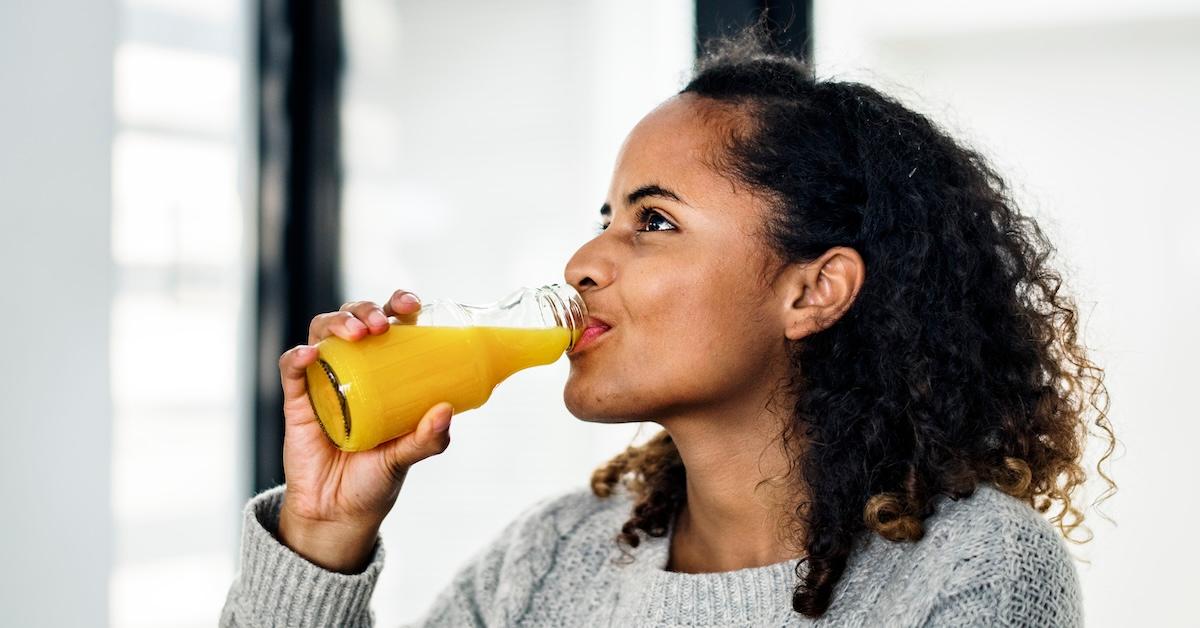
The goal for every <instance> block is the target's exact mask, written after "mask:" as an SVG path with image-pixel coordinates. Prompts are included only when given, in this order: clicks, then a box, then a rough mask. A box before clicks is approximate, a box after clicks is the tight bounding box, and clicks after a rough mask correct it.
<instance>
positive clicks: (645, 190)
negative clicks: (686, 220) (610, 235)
mask: <svg viewBox="0 0 1200 628" xmlns="http://www.w3.org/2000/svg"><path fill="white" fill-rule="evenodd" d="M644 198H665V199H667V200H669V201H675V202H676V203H683V204H684V205H686V204H687V203H684V202H683V199H681V198H679V195H678V194H676V193H674V192H672V191H671V190H668V189H666V188H664V187H662V186H658V185H643V186H642V187H640V188H638V189H636V190H634V191H632V192H630V193H629V196H627V197H625V204H626V205H633V204H634V203H636V202H638V201H640V200H642V199H644ZM600 215H601V216H611V215H612V206H610V205H609V204H608V203H605V204H603V205H601V206H600Z"/></svg>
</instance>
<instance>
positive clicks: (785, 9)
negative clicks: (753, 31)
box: [696, 0, 812, 60]
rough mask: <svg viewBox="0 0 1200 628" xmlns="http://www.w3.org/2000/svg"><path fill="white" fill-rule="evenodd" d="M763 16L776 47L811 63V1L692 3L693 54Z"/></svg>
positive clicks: (716, 0)
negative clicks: (694, 33)
mask: <svg viewBox="0 0 1200 628" xmlns="http://www.w3.org/2000/svg"><path fill="white" fill-rule="evenodd" d="M764 13H765V15H766V18H767V27H768V30H769V32H770V33H771V39H772V41H773V42H774V43H775V44H776V45H777V46H779V47H780V48H781V49H783V50H786V51H788V52H791V53H793V54H795V55H797V56H799V57H801V58H803V59H806V60H811V59H812V2H811V0H796V1H789V0H696V47H697V48H696V52H697V53H699V52H700V47H701V46H702V45H703V43H704V42H705V41H706V40H708V39H709V38H710V37H715V36H719V35H727V34H729V33H730V32H731V31H734V30H737V29H738V28H741V27H742V26H745V25H747V24H751V23H753V22H754V21H755V20H757V19H758V18H759V16H761V15H763V14H764Z"/></svg>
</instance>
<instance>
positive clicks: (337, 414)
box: [306, 323, 579, 451]
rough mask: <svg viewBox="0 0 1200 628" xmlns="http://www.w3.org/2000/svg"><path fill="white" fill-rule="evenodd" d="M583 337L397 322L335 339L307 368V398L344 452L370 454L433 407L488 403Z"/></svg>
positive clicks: (557, 331) (556, 330)
mask: <svg viewBox="0 0 1200 628" xmlns="http://www.w3.org/2000/svg"><path fill="white" fill-rule="evenodd" d="M572 334H574V337H575V339H577V338H578V334H579V332H573V331H572V330H570V329H566V328H564V327H551V328H518V327H476V326H467V327H434V326H421V325H407V324H395V323H394V324H392V326H391V328H390V329H388V331H387V332H385V333H382V334H380V335H378V336H367V337H365V338H363V339H361V340H358V341H355V342H349V341H346V340H343V339H341V338H338V337H336V336H330V337H328V338H326V339H324V340H322V341H321V342H320V343H318V344H317V350H318V353H319V357H318V360H317V361H316V362H314V363H313V364H312V365H311V366H309V367H308V370H307V373H306V376H307V381H308V390H309V398H310V400H311V401H312V404H313V409H314V411H315V412H316V414H317V418H318V419H319V420H320V422H321V426H322V427H323V428H324V430H325V433H326V434H327V435H328V436H329V438H330V440H332V441H333V442H334V444H336V445H337V446H338V448H340V449H343V450H346V451H361V450H364V449H371V448H372V447H375V446H376V445H378V444H379V443H382V442H384V441H387V440H391V439H393V438H396V437H397V436H401V435H403V434H406V433H408V432H411V431H413V430H415V429H416V427H417V423H419V422H420V420H421V417H422V416H424V414H425V412H427V411H428V410H429V409H430V408H432V407H433V406H434V405H436V404H438V403H439V402H442V401H449V402H450V403H451V404H452V405H453V406H454V411H455V413H456V414H457V413H459V412H462V411H464V410H470V409H472V408H478V407H479V406H481V405H483V403H484V402H485V401H487V400H488V397H490V396H491V394H492V389H494V388H495V387H496V385H497V384H499V383H500V382H501V381H504V379H505V378H507V377H508V376H509V375H512V374H513V373H515V372H517V371H519V370H521V369H524V368H528V367H531V366H536V365H539V364H550V363H551V362H554V361H556V360H557V359H558V358H559V356H561V355H562V354H563V351H564V350H566V348H567V347H568V346H570V345H571V343H572Z"/></svg>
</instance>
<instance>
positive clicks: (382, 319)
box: [367, 310, 388, 327]
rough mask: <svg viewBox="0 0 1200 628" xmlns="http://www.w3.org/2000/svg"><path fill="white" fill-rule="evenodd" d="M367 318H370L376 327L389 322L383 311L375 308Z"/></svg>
mask: <svg viewBox="0 0 1200 628" xmlns="http://www.w3.org/2000/svg"><path fill="white" fill-rule="evenodd" d="M367 319H368V320H370V321H371V324H372V325H374V326H375V327H379V326H380V325H387V322H388V321H387V317H386V316H384V315H383V312H380V311H379V310H375V311H373V312H371V314H370V315H369V316H367Z"/></svg>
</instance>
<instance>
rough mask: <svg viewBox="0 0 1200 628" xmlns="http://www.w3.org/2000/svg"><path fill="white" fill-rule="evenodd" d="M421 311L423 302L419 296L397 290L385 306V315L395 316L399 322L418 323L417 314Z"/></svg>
mask: <svg viewBox="0 0 1200 628" xmlns="http://www.w3.org/2000/svg"><path fill="white" fill-rule="evenodd" d="M420 309H421V300H420V299H419V298H418V297H417V295H415V294H413V293H411V292H409V291H407V290H397V291H395V292H393V293H392V296H391V297H390V298H388V301H387V303H385V304H384V305H383V313H384V314H386V315H388V316H395V317H396V319H397V321H398V322H401V323H414V322H416V318H417V312H418V311H420Z"/></svg>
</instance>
